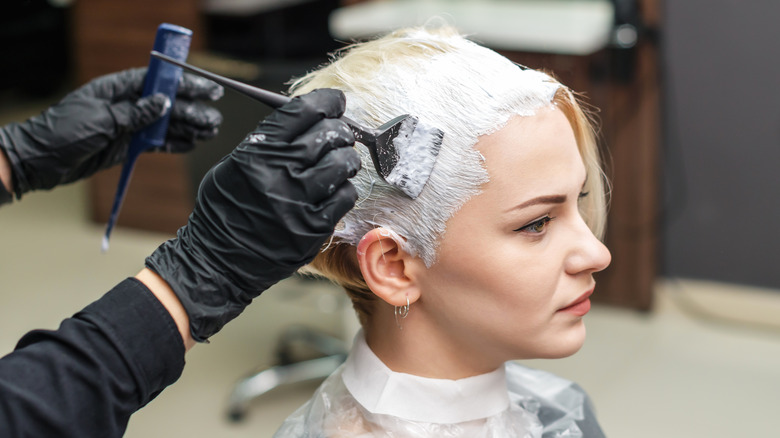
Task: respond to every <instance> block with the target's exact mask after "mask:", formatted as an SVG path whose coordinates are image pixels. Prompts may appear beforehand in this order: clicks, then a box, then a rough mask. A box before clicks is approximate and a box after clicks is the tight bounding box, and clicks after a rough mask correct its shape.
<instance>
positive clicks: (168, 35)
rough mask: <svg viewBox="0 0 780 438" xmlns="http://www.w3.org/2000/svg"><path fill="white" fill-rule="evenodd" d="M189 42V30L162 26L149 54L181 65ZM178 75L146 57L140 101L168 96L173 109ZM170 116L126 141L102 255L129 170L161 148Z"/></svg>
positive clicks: (175, 68) (168, 66)
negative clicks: (146, 153)
mask: <svg viewBox="0 0 780 438" xmlns="http://www.w3.org/2000/svg"><path fill="white" fill-rule="evenodd" d="M191 40H192V31H191V30H189V29H187V28H184V27H181V26H176V25H173V24H168V23H163V24H161V25H160V26H159V27H158V28H157V35H156V37H155V39H154V48H153V50H155V51H157V52H161V53H164V54H166V55H168V56H170V57H172V58H175V59H177V60H179V61H182V62H183V61H186V60H187V55H188V54H189V51H190V41H191ZM181 74H182V69H181V67H178V66H175V65H173V64H170V63H167V62H163V61H161V60H159V59H157V58H154V57H150V60H149V68H148V69H147V71H146V78H145V79H144V90H143V95H142V97H146V96H149V95H152V94H159V93H162V94H165V95H166V96H168V99H169V100H170V102H171V107H173V104H174V102H175V101H176V90H177V89H178V88H179V79H180V78H181ZM170 116H171V113H170V110H169V111H168V112H167V113H166V114H165V115H164V116H163V117H162V118H161V119H159V120H158V121H156V122H154V123H152V124H151V125H149V126H147V127H146V128H144V129H142V130H141V131H139V132H137V133H136V134H135V135H133V137H132V139H131V140H130V146H129V148H128V151H127V159H126V160H125V164H124V165H123V166H122V174H121V175H120V177H119V185H118V186H117V189H116V195H115V196H114V205H113V206H112V207H111V217H110V218H109V219H108V224H107V226H106V234H105V235H104V236H103V245H102V248H103V251H104V252H105V251H107V250H108V239H109V237H110V236H111V230H113V228H114V224H116V220H117V218H118V217H119V210H120V209H121V208H122V202H123V201H124V199H125V194H126V193H127V187H128V185H129V183H130V177H131V176H132V174H133V169H134V168H135V162H136V160H137V159H138V156H139V155H140V154H141V153H142V152H143V151H145V150H147V149H151V148H158V147H160V146H163V145H164V144H165V136H166V134H167V132H168V122H169V120H170Z"/></svg>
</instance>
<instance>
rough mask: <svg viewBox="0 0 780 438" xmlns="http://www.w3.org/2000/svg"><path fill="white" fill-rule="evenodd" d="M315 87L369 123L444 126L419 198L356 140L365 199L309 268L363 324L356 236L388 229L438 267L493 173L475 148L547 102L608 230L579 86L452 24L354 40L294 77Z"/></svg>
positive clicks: (598, 229)
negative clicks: (383, 171) (450, 223)
mask: <svg viewBox="0 0 780 438" xmlns="http://www.w3.org/2000/svg"><path fill="white" fill-rule="evenodd" d="M316 88H336V89H340V90H342V91H343V92H344V93H345V95H346V98H347V110H346V115H347V116H348V117H350V118H352V119H354V120H356V121H358V122H359V123H361V124H364V125H366V126H373V127H377V126H379V125H381V124H383V123H385V122H386V121H388V120H390V119H392V118H394V117H396V116H398V115H401V114H411V115H414V116H416V117H417V118H418V119H419V123H420V124H425V125H426V126H429V127H430V126H433V127H436V128H439V129H441V130H442V131H443V132H444V139H443V142H442V146H441V150H440V152H439V155H438V157H437V159H436V164H435V165H434V168H433V171H432V173H431V176H430V179H429V180H428V182H427V184H426V185H425V187H424V188H423V190H422V192H421V193H420V195H419V196H418V197H417V198H416V199H410V198H409V197H407V196H406V195H405V194H404V193H403V192H401V191H400V190H399V189H397V188H395V187H393V186H391V185H389V184H387V183H386V182H384V181H383V180H382V179H381V178H380V177H379V176H378V175H377V173H376V171H375V170H374V167H373V163H372V161H371V158H370V155H369V153H368V151H367V150H366V149H365V147H363V145H361V144H358V145H357V149H358V152H359V154H360V156H361V160H362V166H363V167H362V169H361V170H360V171H359V172H358V174H357V175H356V176H355V177H354V178H353V179H352V180H351V181H352V183H353V184H354V185H355V187H356V189H357V192H358V196H359V198H358V201H357V204H356V207H355V208H354V209H353V210H351V211H350V212H349V213H347V215H346V216H345V217H344V218H343V219H342V221H341V222H340V224H339V226H338V227H337V228H336V231H335V233H334V235H333V239H332V241H331V242H329V243H328V244H327V247H326V248H325V249H324V250H323V252H322V253H321V254H319V255H318V256H317V257H316V258H315V259H314V261H313V262H312V263H311V265H310V266H309V268H308V271H309V272H316V273H319V274H321V275H324V276H325V277H327V278H329V279H331V280H333V281H335V282H336V283H338V284H340V285H342V286H343V287H344V288H345V289H346V290H347V291H348V293H349V294H350V296H351V297H352V299H353V303H354V304H355V307H356V309H357V310H358V313H359V315H360V317H361V321H365V319H364V318H365V317H366V316H367V315H368V314H369V313H370V307H371V305H370V304H371V300H372V299H373V297H374V296H373V293H371V291H370V290H369V288H368V287H367V286H366V284H365V281H364V280H363V278H362V275H361V273H360V269H359V266H358V265H357V259H356V257H355V250H356V246H357V243H358V242H359V241H360V239H361V238H362V237H363V235H365V234H366V233H367V232H369V231H370V230H371V229H373V228H377V227H383V228H385V229H387V230H389V231H390V232H391V233H392V234H393V236H394V238H395V240H396V241H397V242H398V243H399V244H400V245H401V246H402V248H403V249H404V250H405V251H407V252H408V253H410V254H412V255H415V256H418V257H420V258H421V259H422V260H423V261H424V262H425V264H426V266H428V267H430V266H432V265H433V264H434V263H435V261H436V254H437V248H438V244H439V241H440V238H441V236H442V235H443V234H444V231H445V229H446V222H447V220H448V219H449V218H451V217H452V216H453V215H454V214H455V212H457V211H458V209H460V207H461V206H462V205H463V204H464V203H465V202H466V201H468V200H469V199H470V198H471V197H472V196H474V195H476V194H477V193H479V192H480V187H481V186H482V184H484V183H485V182H487V180H488V174H487V169H486V168H485V166H484V163H483V162H482V160H481V156H480V154H479V153H478V152H477V151H476V150H475V149H474V145H476V143H477V141H478V139H479V137H480V136H483V135H487V134H490V133H492V132H495V131H498V130H499V129H501V128H502V127H503V126H504V125H505V124H506V123H507V121H508V120H509V119H510V118H511V117H513V116H516V115H520V116H532V115H534V114H536V113H537V111H538V110H539V109H541V108H544V107H548V106H550V105H556V106H557V107H559V108H560V109H561V110H562V111H563V112H564V114H565V115H566V117H567V119H568V120H569V122H570V123H571V126H572V128H573V130H574V134H575V137H576V139H577V144H578V147H579V150H580V154H581V156H582V158H583V162H584V163H585V166H586V169H587V173H588V179H587V182H586V187H585V191H588V192H589V193H590V196H588V197H586V198H584V200H583V202H582V203H581V209H582V214H583V216H584V217H585V220H586V222H587V223H588V224H589V226H590V227H591V229H592V230H593V232H594V234H596V235H597V236H601V235H602V233H603V230H604V224H605V221H606V201H605V179H604V177H603V173H602V170H601V164H600V154H599V151H598V148H597V144H596V140H595V134H594V128H593V124H592V123H591V120H590V118H589V117H588V114H587V113H586V112H585V111H583V108H582V106H581V105H580V104H579V102H578V101H577V99H576V98H575V96H574V95H573V93H572V92H571V91H570V90H568V89H567V88H566V87H564V86H562V85H561V84H560V83H559V82H558V81H556V80H555V79H553V78H552V77H550V76H549V75H547V74H545V73H542V72H539V71H536V70H531V69H526V68H524V67H520V66H518V65H516V64H514V63H513V62H511V61H509V60H508V59H506V58H505V57H503V56H501V55H499V54H498V53H496V52H494V51H492V50H490V49H487V48H485V47H482V46H479V45H477V44H475V43H473V42H471V41H469V40H468V39H466V38H465V37H463V36H461V35H460V34H459V33H458V32H457V31H456V30H455V29H454V28H452V27H448V26H442V25H434V26H431V25H428V26H425V27H418V28H408V29H401V30H397V31H395V32H392V33H390V34H389V35H387V36H384V37H382V38H379V39H376V40H373V41H369V42H365V43H360V44H355V45H352V46H351V47H348V48H346V49H344V50H342V51H340V52H338V53H336V54H335V55H334V59H333V60H332V62H330V63H329V64H327V65H325V66H323V67H321V68H319V69H317V70H316V71H313V72H311V73H309V74H307V75H306V76H304V77H302V78H300V79H298V80H296V81H295V82H294V83H293V85H292V86H291V89H290V92H291V94H293V95H297V94H303V93H306V92H309V91H311V90H314V89H316Z"/></svg>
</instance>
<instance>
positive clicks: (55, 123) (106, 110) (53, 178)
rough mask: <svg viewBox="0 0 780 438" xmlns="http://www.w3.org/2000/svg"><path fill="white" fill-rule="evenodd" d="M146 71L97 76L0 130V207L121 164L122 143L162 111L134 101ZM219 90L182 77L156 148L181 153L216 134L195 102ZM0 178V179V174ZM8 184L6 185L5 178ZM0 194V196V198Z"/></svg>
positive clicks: (155, 99)
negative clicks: (2, 164)
mask: <svg viewBox="0 0 780 438" xmlns="http://www.w3.org/2000/svg"><path fill="white" fill-rule="evenodd" d="M145 75H146V69H131V70H125V71H122V72H118V73H114V74H110V75H106V76H102V77H100V78H97V79H95V80H93V81H91V82H89V83H88V84H86V85H84V86H83V87H81V88H79V89H78V90H76V91H73V92H72V93H70V94H68V95H67V96H65V98H63V99H62V100H61V101H60V102H59V103H57V104H56V105H54V106H52V107H50V108H48V109H46V110H45V111H43V112H42V113H41V114H40V115H38V116H35V117H32V118H30V119H29V120H27V121H25V122H22V123H11V124H8V125H6V126H0V155H3V158H4V159H7V160H8V163H7V164H8V165H9V166H10V176H9V175H8V174H7V172H8V171H9V169H6V170H5V171H3V170H2V169H0V172H5V173H6V174H5V175H4V179H3V183H4V186H5V189H4V190H3V191H0V204H3V203H5V202H10V201H11V197H10V196H8V194H7V193H8V192H11V193H14V194H15V195H16V198H17V199H20V198H21V197H22V195H23V194H25V193H27V192H29V191H31V190H48V189H51V188H54V187H56V186H58V185H60V184H67V183H70V182H73V181H77V180H79V179H82V178H86V177H88V176H90V175H92V174H94V173H95V172H97V171H99V170H101V169H105V168H108V167H111V166H113V165H116V164H118V163H121V162H122V161H124V159H125V157H126V156H127V150H128V144H129V141H130V137H131V136H132V134H133V133H134V132H136V131H138V130H139V129H141V128H144V127H145V126H147V125H149V124H151V123H153V122H155V121H156V120H158V119H159V118H160V117H162V116H163V115H164V114H166V113H167V112H168V108H169V106H170V102H169V101H168V98H167V97H166V96H164V95H162V94H159V95H154V96H148V97H145V98H141V92H142V91H143V81H144V76H145ZM222 92H223V90H222V87H221V86H219V85H217V84H215V83H214V82H211V81H209V80H206V79H203V78H200V77H197V76H192V75H189V74H185V75H184V76H183V77H182V80H181V81H180V83H179V89H178V92H177V98H176V104H175V105H174V107H173V109H172V110H171V111H170V113H171V118H170V124H169V128H168V136H167V137H166V143H165V145H164V146H162V147H160V148H159V149H158V150H161V151H166V152H186V151H189V150H191V149H192V148H193V147H194V146H195V141H196V140H200V139H207V138H211V137H213V136H214V135H216V133H217V129H218V126H219V124H220V123H221V122H222V115H221V114H220V113H219V111H217V110H216V109H214V108H212V107H210V106H208V105H205V104H204V103H202V102H201V101H202V100H215V99H218V98H219V97H220V96H222ZM0 175H3V174H1V173H0ZM8 178H10V180H9V179H8ZM3 195H5V196H3Z"/></svg>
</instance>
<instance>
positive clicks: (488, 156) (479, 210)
mask: <svg viewBox="0 0 780 438" xmlns="http://www.w3.org/2000/svg"><path fill="white" fill-rule="evenodd" d="M476 148H477V149H478V150H479V151H480V153H481V154H482V155H483V156H484V157H485V164H486V167H487V170H488V174H489V176H490V181H489V182H488V183H487V184H485V185H484V186H483V192H482V193H481V194H479V195H477V196H475V197H473V198H472V199H470V200H469V201H468V202H467V203H466V204H465V205H464V206H463V207H462V208H461V209H460V210H459V211H458V212H457V213H456V214H455V215H454V216H453V217H452V218H451V219H450V220H449V221H448V222H447V229H446V232H445V234H444V236H443V237H442V239H441V243H440V247H439V251H438V258H437V261H436V263H435V264H434V265H433V266H432V267H431V268H430V269H428V270H427V271H425V272H424V273H423V274H422V276H421V277H420V286H421V291H422V294H421V296H420V300H419V303H417V304H415V305H413V306H412V309H411V310H412V313H415V312H423V313H424V314H423V315H419V316H423V317H424V318H425V319H427V320H428V322H429V323H430V324H431V327H429V329H430V328H432V329H433V330H435V331H437V336H438V338H439V339H440V340H442V341H443V342H444V343H445V344H448V345H449V347H448V348H449V351H455V350H456V351H458V352H459V353H460V354H463V355H464V356H463V357H468V358H473V359H474V360H477V361H483V362H484V364H483V365H484V366H485V367H486V369H485V370H484V371H487V370H489V369H493V368H495V367H496V366H498V364H500V363H502V362H504V361H506V360H510V359H524V358H557V357H565V356H568V355H571V354H573V353H575V352H576V351H577V350H579V348H580V347H581V346H582V343H583V341H584V340H585V327H584V325H583V322H582V317H583V316H584V314H585V313H587V311H588V310H589V309H590V302H589V301H588V300H587V297H588V296H589V295H590V294H591V293H592V292H593V288H594V286H595V282H594V280H593V273H594V272H597V271H601V270H602V269H604V268H606V267H607V265H609V263H610V260H611V256H610V253H609V251H608V250H607V248H606V247H605V246H604V245H603V244H602V243H601V242H600V241H599V240H598V239H596V237H595V236H594V235H593V234H592V233H591V231H590V229H589V228H588V226H587V225H586V224H585V222H584V220H583V218H582V217H581V216H580V212H579V209H578V202H579V199H580V197H582V196H587V194H586V193H582V188H583V184H584V183H585V178H586V173H585V166H584V165H583V162H582V159H581V157H580V154H579V151H578V149H577V144H576V141H575V138H574V133H573V131H572V128H571V125H570V124H569V122H568V120H567V119H566V117H565V116H564V114H563V113H562V112H561V111H560V110H559V109H543V110H541V111H540V112H539V113H538V114H537V115H535V116H533V117H514V118H513V119H511V120H510V121H509V123H508V124H507V125H506V126H505V127H504V128H503V129H501V130H500V131H498V132H496V133H494V134H491V135H489V136H485V137H482V138H481V139H480V141H479V142H478V143H477V146H476ZM594 177H595V176H594ZM416 316H418V315H416ZM469 360H471V359H469Z"/></svg>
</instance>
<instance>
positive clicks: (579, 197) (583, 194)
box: [577, 192, 590, 201]
mask: <svg viewBox="0 0 780 438" xmlns="http://www.w3.org/2000/svg"><path fill="white" fill-rule="evenodd" d="M589 194H590V192H582V193H580V196H578V197H577V198H578V199H579V200H580V201H582V200H583V199H585V198H587V197H588V195H589Z"/></svg>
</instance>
